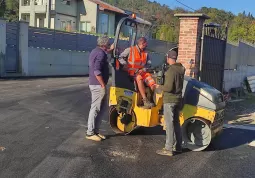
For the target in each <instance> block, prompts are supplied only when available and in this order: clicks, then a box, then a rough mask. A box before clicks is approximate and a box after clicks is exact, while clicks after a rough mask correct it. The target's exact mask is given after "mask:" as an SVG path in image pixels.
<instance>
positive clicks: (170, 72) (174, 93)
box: [157, 51, 185, 156]
mask: <svg viewBox="0 0 255 178" xmlns="http://www.w3.org/2000/svg"><path fill="white" fill-rule="evenodd" d="M176 60H177V53H176V52H175V51H169V52H168V55H167V63H168V66H167V70H166V72H165V79H164V84H163V85H162V86H157V87H158V88H160V89H161V90H162V91H163V103H164V120H165V126H166V144H165V148H163V149H162V150H158V151H157V154H159V155H165V156H173V153H174V151H176V152H181V150H182V132H181V126H180V120H179V112H180V110H181V106H182V89H183V81H184V75H185V68H184V67H183V65H182V64H181V63H177V62H176ZM174 144H176V145H175V146H174Z"/></svg>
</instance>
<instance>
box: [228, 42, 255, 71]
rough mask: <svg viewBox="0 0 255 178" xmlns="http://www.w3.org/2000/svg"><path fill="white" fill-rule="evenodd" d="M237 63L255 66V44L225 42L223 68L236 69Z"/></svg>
mask: <svg viewBox="0 0 255 178" xmlns="http://www.w3.org/2000/svg"><path fill="white" fill-rule="evenodd" d="M238 65H254V66H255V46H253V45H250V44H248V43H245V42H239V43H238V44H231V43H227V48H226V58H225V69H236V67H237V66H238Z"/></svg>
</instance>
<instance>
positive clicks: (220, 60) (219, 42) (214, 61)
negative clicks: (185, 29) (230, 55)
mask: <svg viewBox="0 0 255 178" xmlns="http://www.w3.org/2000/svg"><path fill="white" fill-rule="evenodd" d="M226 44H227V28H222V27H220V26H219V25H216V24H205V25H204V28H203V38H202V46H201V59H200V60H201V62H200V81H202V82H205V83H207V84H209V85H211V86H213V87H214V88H216V89H217V90H219V91H221V92H223V80H224V65H225V51H226Z"/></svg>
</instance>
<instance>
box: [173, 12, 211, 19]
mask: <svg viewBox="0 0 255 178" xmlns="http://www.w3.org/2000/svg"><path fill="white" fill-rule="evenodd" d="M174 16H175V17H179V18H199V19H210V17H209V16H208V15H205V14H199V13H193V14H192V13H182V14H174Z"/></svg>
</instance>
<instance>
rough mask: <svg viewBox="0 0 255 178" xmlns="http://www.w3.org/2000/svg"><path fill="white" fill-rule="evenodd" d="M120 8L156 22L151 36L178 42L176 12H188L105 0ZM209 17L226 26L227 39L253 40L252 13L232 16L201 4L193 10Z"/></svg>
mask: <svg viewBox="0 0 255 178" xmlns="http://www.w3.org/2000/svg"><path fill="white" fill-rule="evenodd" d="M104 1H105V2H107V3H109V4H112V5H114V6H117V7H119V8H122V9H125V10H129V11H132V12H135V13H138V14H139V15H140V16H141V17H142V18H144V19H146V20H149V21H151V22H153V23H154V24H155V28H154V37H155V38H157V39H160V40H166V41H174V42H177V41H178V34H179V20H178V19H177V18H176V17H174V14H175V13H181V12H189V11H187V10H185V9H183V8H176V9H171V8H170V7H169V6H167V5H160V4H159V3H158V2H156V1H154V2H151V1H148V0H129V1H127V0H104ZM195 12H197V13H204V14H206V15H208V16H210V17H211V19H209V20H207V21H206V22H207V23H209V22H215V23H218V24H220V25H222V26H226V25H228V29H229V30H228V40H229V41H232V42H237V41H238V40H239V39H240V40H244V41H247V42H250V43H254V42H255V19H254V17H253V16H252V14H251V13H246V12H242V13H239V14H238V15H234V14H233V13H232V12H227V11H224V10H220V9H217V8H207V7H202V8H201V9H198V10H197V11H195Z"/></svg>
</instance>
